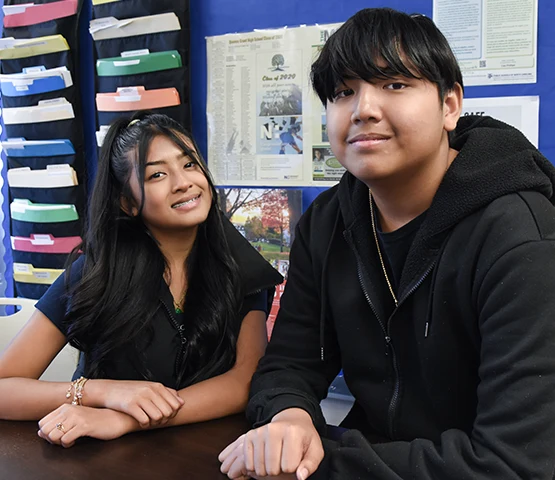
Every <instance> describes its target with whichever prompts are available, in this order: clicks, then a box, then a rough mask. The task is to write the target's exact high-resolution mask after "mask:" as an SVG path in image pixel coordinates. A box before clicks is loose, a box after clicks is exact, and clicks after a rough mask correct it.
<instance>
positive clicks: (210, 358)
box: [65, 112, 243, 388]
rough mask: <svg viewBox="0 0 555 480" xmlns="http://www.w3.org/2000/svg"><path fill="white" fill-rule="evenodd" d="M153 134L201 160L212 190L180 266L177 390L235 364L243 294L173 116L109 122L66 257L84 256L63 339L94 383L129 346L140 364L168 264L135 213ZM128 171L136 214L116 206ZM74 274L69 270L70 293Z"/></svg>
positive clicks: (127, 198)
mask: <svg viewBox="0 0 555 480" xmlns="http://www.w3.org/2000/svg"><path fill="white" fill-rule="evenodd" d="M158 135H164V136H166V137H167V138H169V139H170V140H171V141H173V142H174V143H175V144H176V145H177V146H178V147H179V148H181V149H182V150H183V152H184V153H185V154H186V155H187V156H188V157H189V158H190V159H191V161H194V162H197V163H198V165H199V166H200V167H201V169H202V170H203V172H204V174H205V176H206V178H207V180H208V183H209V185H210V189H211V192H212V205H211V208H210V211H209V213H208V217H207V219H206V221H205V222H203V223H202V224H201V225H199V228H198V232H197V236H196V239H195V241H194V244H193V248H192V250H191V253H190V254H189V257H188V259H187V261H186V272H187V284H188V290H187V294H186V298H185V313H186V316H187V322H186V323H187V330H188V331H187V343H186V344H185V346H184V355H183V358H182V359H180V362H179V363H178V365H180V367H179V371H178V372H176V374H177V378H178V381H177V384H178V387H179V388H181V387H183V386H185V385H190V384H192V383H196V382H199V381H201V380H205V379H207V378H210V377H212V376H214V375H218V374H220V373H223V372H225V371H227V370H228V369H229V368H231V367H232V366H233V364H234V362H235V357H236V350H235V347H236V341H237V336H238V331H239V325H240V319H239V318H238V317H239V309H240V307H241V301H242V294H243V292H241V287H240V285H241V280H240V275H239V270H238V267H237V264H236V263H235V261H234V259H233V257H232V255H231V253H230V249H229V245H228V243H227V240H226V237H225V234H224V230H223V224H222V214H221V212H220V210H219V208H218V202H217V193H216V189H215V187H214V182H213V180H212V178H211V176H210V174H209V172H208V170H207V168H206V166H205V164H204V162H203V160H202V159H201V157H200V155H199V153H198V148H197V146H196V145H195V143H194V140H193V139H192V137H191V136H190V135H189V134H188V133H187V132H186V131H185V130H184V129H183V127H181V125H179V124H178V123H177V122H175V121H174V120H172V119H171V118H169V117H167V116H165V115H159V114H150V113H145V112H140V113H138V114H136V115H134V116H133V117H132V118H126V119H119V120H117V121H115V122H114V123H113V124H112V125H111V127H110V129H109V131H108V133H107V135H106V137H105V139H104V143H103V147H102V149H101V152H100V158H99V163H98V169H97V174H96V180H95V184H94V188H93V191H92V195H91V199H90V205H89V213H88V220H87V224H86V232H85V235H84V236H83V242H82V244H81V245H80V247H78V249H76V250H75V251H74V254H73V255H72V260H73V259H75V257H76V256H77V253H76V252H77V250H79V249H80V250H81V251H82V252H83V254H84V255H85V261H84V265H83V274H82V277H81V278H80V280H79V281H78V282H77V283H76V284H75V285H74V286H73V287H71V289H70V291H69V293H68V295H69V308H68V314H67V316H66V320H65V321H66V322H67V325H68V340H69V342H70V343H71V345H73V346H74V347H76V348H78V349H79V350H81V351H82V352H83V353H84V354H85V375H86V376H88V377H90V378H102V377H105V376H106V375H107V373H106V371H105V366H106V364H107V362H114V361H117V359H118V355H123V352H128V351H129V349H130V348H131V351H134V350H135V351H136V353H137V355H138V356H137V358H139V359H140V357H141V350H142V347H140V345H144V339H145V338H150V339H151V338H152V334H153V331H154V328H155V325H153V323H154V322H152V319H153V318H154V315H155V313H156V311H157V310H158V309H159V308H163V306H162V304H161V302H160V300H159V296H158V294H159V292H160V289H161V288H162V282H164V272H165V270H166V268H167V264H166V259H165V258H164V256H163V255H162V252H161V250H160V248H159V247H158V244H157V242H156V240H155V239H154V238H153V237H152V235H151V234H150V232H149V231H148V229H147V228H146V226H145V225H144V223H143V222H142V220H141V211H142V207H143V205H144V173H145V164H146V155H147V152H148V148H149V145H150V143H151V142H152V140H153V139H154V138H155V137H156V136H158ZM133 170H135V171H136V172H137V176H138V179H139V185H140V186H141V192H142V193H141V194H142V198H141V199H140V200H141V203H140V205H137V208H138V214H137V215H136V216H131V215H128V214H127V213H126V212H125V211H124V209H122V205H126V204H127V205H129V204H133V197H132V194H131V188H130V185H129V180H130V177H131V175H132V173H133ZM126 210H127V209H126ZM70 277H71V266H68V269H67V272H66V285H68V288H69V278H70ZM170 307H171V306H170ZM141 364H142V365H143V371H142V372H141V373H142V375H143V377H144V378H145V379H148V380H153V379H152V378H151V376H150V372H149V371H148V369H147V368H146V366H145V365H144V362H141Z"/></svg>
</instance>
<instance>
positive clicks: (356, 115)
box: [351, 84, 382, 123]
mask: <svg viewBox="0 0 555 480" xmlns="http://www.w3.org/2000/svg"><path fill="white" fill-rule="evenodd" d="M376 88H377V87H375V86H374V85H370V84H366V85H363V86H361V87H360V88H359V91H358V92H357V94H356V96H355V103H354V109H353V113H352V115H351V121H352V122H353V123H358V122H367V121H370V120H375V121H376V120H380V119H381V117H382V109H381V106H380V97H379V95H378V92H377V91H376Z"/></svg>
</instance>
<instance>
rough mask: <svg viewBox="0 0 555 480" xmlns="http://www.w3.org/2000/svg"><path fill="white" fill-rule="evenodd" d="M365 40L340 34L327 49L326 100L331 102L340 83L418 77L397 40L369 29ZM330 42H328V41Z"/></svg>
mask: <svg viewBox="0 0 555 480" xmlns="http://www.w3.org/2000/svg"><path fill="white" fill-rule="evenodd" d="M366 37H368V38H360V37H359V38H357V39H356V40H355V38H354V37H351V36H349V35H343V36H342V37H341V38H338V39H337V43H338V45H335V46H334V47H335V48H333V47H332V48H331V49H330V53H331V55H330V59H329V66H331V68H328V69H327V72H326V73H324V72H323V73H324V76H325V75H326V74H327V75H329V76H330V77H331V78H327V79H325V78H323V80H324V85H325V86H326V87H327V88H326V98H327V100H328V101H332V100H333V93H334V90H335V88H336V87H337V86H338V85H340V84H341V83H342V82H343V81H344V80H348V79H361V80H365V81H367V82H370V81H372V80H375V79H379V80H385V79H393V78H396V77H399V76H402V77H408V78H421V77H420V76H418V75H417V74H416V73H415V72H417V69H416V68H415V66H414V64H412V63H411V62H410V61H409V60H408V59H407V56H406V55H405V54H404V53H403V48H402V47H401V44H400V42H399V41H398V39H397V37H392V36H391V34H390V35H389V36H384V35H381V34H380V32H378V31H376V30H373V31H372V32H369V33H368V34H367V35H366ZM330 40H331V39H330Z"/></svg>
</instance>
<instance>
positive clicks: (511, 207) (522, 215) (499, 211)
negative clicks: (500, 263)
mask: <svg viewBox="0 0 555 480" xmlns="http://www.w3.org/2000/svg"><path fill="white" fill-rule="evenodd" d="M478 213H479V219H478V221H477V224H476V228H477V229H487V230H488V231H489V230H491V231H492V233H494V234H495V236H496V237H497V236H505V237H506V238H507V239H508V240H509V241H511V242H515V243H519V242H522V243H523V242H527V241H540V240H554V239H555V206H554V205H553V204H552V203H551V201H550V200H549V199H548V198H546V197H545V195H543V194H542V193H540V192H534V191H523V192H515V193H511V194H508V195H503V196H501V197H499V198H497V199H495V200H493V201H492V202H491V203H489V204H488V205H487V206H485V207H484V208H483V209H482V211H481V212H478Z"/></svg>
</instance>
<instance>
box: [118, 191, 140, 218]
mask: <svg viewBox="0 0 555 480" xmlns="http://www.w3.org/2000/svg"><path fill="white" fill-rule="evenodd" d="M120 206H121V209H122V210H123V211H124V212H125V213H126V214H127V215H129V216H130V217H136V216H137V214H138V212H139V211H138V210H137V207H136V206H135V205H134V202H133V200H131V199H129V198H127V197H126V196H124V195H122V196H121V197H120Z"/></svg>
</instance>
